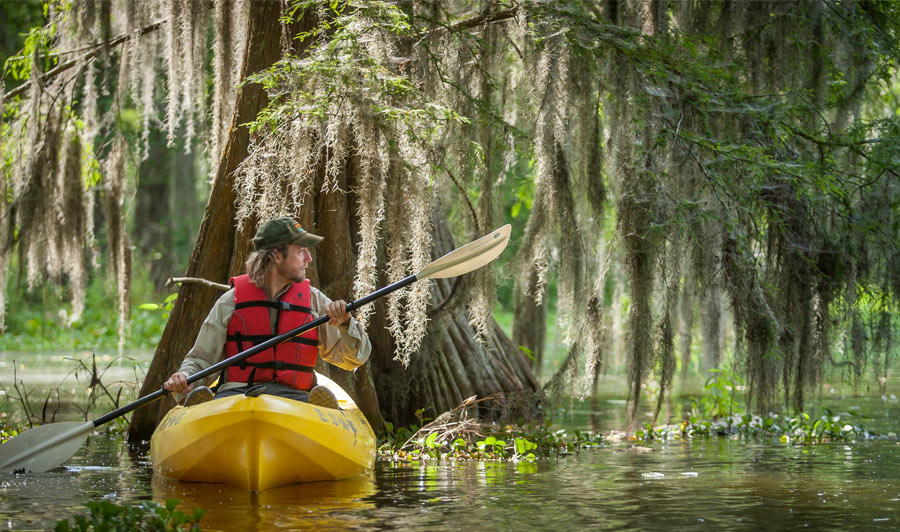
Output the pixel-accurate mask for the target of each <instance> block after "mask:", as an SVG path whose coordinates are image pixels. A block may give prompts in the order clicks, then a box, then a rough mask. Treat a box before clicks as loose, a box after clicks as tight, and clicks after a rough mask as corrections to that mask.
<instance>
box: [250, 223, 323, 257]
mask: <svg viewBox="0 0 900 532" xmlns="http://www.w3.org/2000/svg"><path fill="white" fill-rule="evenodd" d="M322 240H323V239H322V237H321V236H318V235H314V234H312V233H310V232H308V231H304V230H303V228H302V227H300V224H299V223H297V221H296V220H294V219H293V218H275V219H274V220H268V221H266V222H265V223H264V224H262V226H260V228H259V231H257V232H256V236H254V237H253V246H254V247H255V248H256V250H257V251H261V250H264V249H271V248H274V247H278V246H281V245H284V244H297V245H298V246H304V247H308V248H311V247H313V246H315V245H316V244H318V243H319V242H321V241H322Z"/></svg>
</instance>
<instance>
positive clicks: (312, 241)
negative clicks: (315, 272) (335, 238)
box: [291, 231, 325, 248]
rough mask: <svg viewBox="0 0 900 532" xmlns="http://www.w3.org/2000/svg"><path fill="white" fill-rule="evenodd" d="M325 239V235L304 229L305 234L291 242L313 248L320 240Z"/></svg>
mask: <svg viewBox="0 0 900 532" xmlns="http://www.w3.org/2000/svg"><path fill="white" fill-rule="evenodd" d="M323 240H325V238H324V237H321V236H319V235H314V234H312V233H307V232H306V231H304V232H303V234H302V235H300V236H299V237H298V238H296V239H295V240H294V241H293V242H291V244H296V245H298V246H303V247H307V248H311V247H315V246H317V245H318V244H319V242H321V241H323Z"/></svg>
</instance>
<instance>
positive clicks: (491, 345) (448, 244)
mask: <svg viewBox="0 0 900 532" xmlns="http://www.w3.org/2000/svg"><path fill="white" fill-rule="evenodd" d="M433 227H434V229H433V234H432V236H433V239H434V247H433V249H432V257H433V258H435V259H436V258H438V257H440V256H442V255H444V254H445V253H448V252H450V251H452V250H453V249H455V247H456V245H455V243H454V242H453V237H452V235H451V232H450V228H449V226H448V225H447V222H446V219H445V218H444V217H443V215H442V214H441V213H440V212H438V209H436V210H435V217H434V226H433ZM465 290H466V280H465V277H460V278H454V279H436V280H434V281H433V290H432V292H433V299H432V307H431V308H432V310H431V313H430V318H431V323H430V324H429V326H428V333H427V335H426V337H425V339H424V340H423V341H422V346H421V348H420V349H419V351H418V352H417V353H416V354H415V355H414V356H413V357H412V359H411V361H410V364H409V367H408V368H404V367H403V365H402V364H400V363H399V362H396V361H395V360H394V359H393V353H394V348H393V345H394V344H393V341H392V339H391V337H390V335H388V334H387V333H386V332H384V331H386V330H387V322H386V320H385V316H386V315H387V312H386V307H385V302H384V301H378V302H376V303H375V305H376V312H375V313H374V314H373V318H372V324H371V325H370V327H369V331H370V337H371V338H372V341H373V345H374V346H375V352H374V353H373V355H372V372H373V373H374V375H375V382H376V389H377V391H378V398H379V400H380V401H381V404H382V405H385V407H386V408H388V409H389V410H388V411H387V412H386V417H388V418H390V419H391V420H392V421H393V422H394V424H395V425H406V424H410V423H419V419H418V416H417V415H416V411H417V410H419V409H424V415H425V416H426V417H431V418H434V417H436V416H437V415H438V414H440V413H443V412H446V411H448V410H450V409H452V408H454V407H456V406H458V405H459V404H460V403H462V402H463V401H464V400H465V399H467V398H468V397H471V396H473V395H477V396H478V397H488V396H491V395H495V394H497V395H501V394H503V395H505V394H515V393H520V392H525V393H526V394H527V393H529V392H536V391H537V390H538V389H539V388H540V386H539V383H538V380H537V379H536V378H535V376H534V373H533V372H532V371H531V369H530V368H529V365H528V360H527V359H526V357H525V355H524V354H523V353H522V352H521V351H520V350H519V349H517V347H516V345H514V344H513V342H512V341H511V340H510V339H509V338H508V337H507V336H506V334H504V333H503V331H502V330H501V329H500V327H499V326H498V325H497V324H496V323H495V324H494V328H493V331H491V333H490V334H489V335H488V337H487V338H486V339H485V343H484V344H480V343H478V342H477V341H475V331H474V329H473V328H472V327H471V325H469V321H468V317H467V314H466V310H465V305H463V302H464V298H462V297H460V294H461V293H465ZM448 298H449V300H448ZM371 331H381V332H380V333H378V332H376V334H372V333H371ZM533 406H534V402H533V401H531V400H526V401H525V402H524V403H520V404H517V402H516V401H509V402H507V403H506V404H503V403H502V402H499V401H498V402H494V403H493V404H490V403H489V404H485V407H486V408H502V409H503V410H502V411H500V412H498V414H499V415H506V416H518V415H524V416H526V417H527V416H528V415H529V414H531V411H530V410H529V409H530V408H531V407H533ZM516 407H521V408H522V410H510V409H511V408H516Z"/></svg>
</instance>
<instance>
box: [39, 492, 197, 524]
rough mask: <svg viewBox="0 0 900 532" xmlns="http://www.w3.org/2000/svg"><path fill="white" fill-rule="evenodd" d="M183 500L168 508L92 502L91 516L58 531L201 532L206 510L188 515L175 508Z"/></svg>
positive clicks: (149, 503)
mask: <svg viewBox="0 0 900 532" xmlns="http://www.w3.org/2000/svg"><path fill="white" fill-rule="evenodd" d="M180 502H181V501H179V500H178V499H167V500H166V504H165V506H163V505H160V504H159V503H156V502H153V501H141V502H139V503H136V504H129V503H126V504H121V505H119V504H116V503H114V502H110V501H91V502H88V503H85V506H86V507H87V509H88V514H87V515H76V516H74V517H73V520H74V521H75V522H74V524H70V523H69V520H68V519H62V520H60V521H58V522H57V523H56V528H54V530H56V532H69V531H74V530H79V531H81V532H87V531H89V530H93V531H101V530H103V531H122V532H131V531H133V530H142V531H147V532H151V531H153V532H187V531H199V530H200V527H199V526H197V522H199V521H200V519H201V518H203V514H204V513H206V511H205V510H203V509H201V508H195V509H194V512H193V514H185V513H184V512H182V511H180V510H176V509H175V507H176V506H178V504H179V503H180Z"/></svg>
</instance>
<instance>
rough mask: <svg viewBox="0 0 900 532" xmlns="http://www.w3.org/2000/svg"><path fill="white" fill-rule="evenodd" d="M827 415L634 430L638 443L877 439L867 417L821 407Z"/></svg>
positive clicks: (745, 418)
mask: <svg viewBox="0 0 900 532" xmlns="http://www.w3.org/2000/svg"><path fill="white" fill-rule="evenodd" d="M822 410H823V411H824V413H823V414H822V415H821V416H820V417H818V418H815V419H814V418H813V417H812V416H810V415H809V414H808V413H806V412H802V413H800V414H797V415H794V416H787V415H781V414H773V413H770V414H768V415H767V416H765V417H762V416H758V415H752V414H743V415H733V416H726V417H724V418H717V419H700V418H698V417H696V416H691V417H690V418H689V419H686V420H684V421H682V422H681V423H677V424H667V425H660V426H653V425H652V424H650V423H645V424H644V428H643V429H640V430H637V431H635V433H634V439H636V440H638V441H645V442H646V441H652V440H673V439H691V438H697V437H705V438H709V437H715V436H729V437H741V438H744V437H752V438H766V437H775V438H778V440H779V441H780V442H781V443H803V444H812V443H827V442H832V441H856V440H867V439H870V438H874V437H876V435H874V434H872V433H870V432H869V431H868V430H866V429H865V427H863V425H862V421H863V419H864V418H865V416H864V415H862V414H860V413H859V412H857V411H856V410H854V409H850V410H849V412H847V413H841V414H836V413H835V412H833V411H832V410H830V409H828V408H826V407H824V406H823V407H822Z"/></svg>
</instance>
